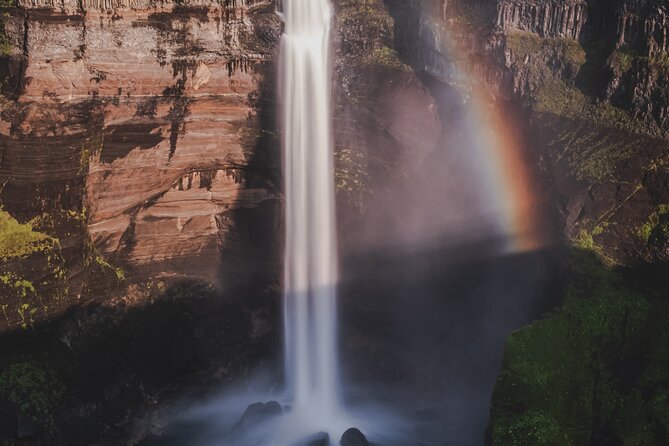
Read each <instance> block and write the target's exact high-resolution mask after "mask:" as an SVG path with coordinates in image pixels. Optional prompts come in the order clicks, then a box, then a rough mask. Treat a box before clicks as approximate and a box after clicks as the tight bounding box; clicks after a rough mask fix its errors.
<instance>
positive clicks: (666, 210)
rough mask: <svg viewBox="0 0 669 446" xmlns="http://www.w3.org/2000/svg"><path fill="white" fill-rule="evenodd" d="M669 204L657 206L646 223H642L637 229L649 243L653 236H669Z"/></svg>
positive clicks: (639, 234)
mask: <svg viewBox="0 0 669 446" xmlns="http://www.w3.org/2000/svg"><path fill="white" fill-rule="evenodd" d="M664 217H669V204H663V205H660V206H658V207H657V209H656V210H655V212H653V213H652V214H651V215H650V216H649V217H648V220H647V221H646V223H644V224H643V225H641V227H639V228H638V230H637V235H638V236H639V237H640V238H641V239H642V240H643V241H644V242H645V243H648V242H649V241H650V240H651V237H652V236H658V237H659V236H662V237H663V238H667V237H669V218H664Z"/></svg>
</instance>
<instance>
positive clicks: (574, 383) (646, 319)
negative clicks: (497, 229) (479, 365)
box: [489, 250, 669, 446]
mask: <svg viewBox="0 0 669 446" xmlns="http://www.w3.org/2000/svg"><path fill="white" fill-rule="evenodd" d="M573 257H574V259H573V260H574V261H573V265H574V268H575V269H574V274H573V277H574V280H573V281H572V283H571V284H570V285H569V286H568V287H567V290H566V299H565V303H564V304H563V306H562V307H561V308H559V309H558V310H555V311H554V312H553V313H551V314H549V315H547V316H546V317H545V318H544V319H542V320H540V321H537V322H535V323H534V324H532V325H531V326H529V327H526V328H524V329H522V330H519V331H517V332H515V333H513V334H512V335H511V336H510V337H509V339H508V341H507V346H506V351H505V357H504V364H503V370H502V373H501V374H500V376H499V379H498V382H497V385H496V387H495V393H494V397H493V406H492V412H491V422H490V430H489V435H490V439H491V443H492V444H493V445H504V446H522V445H528V446H529V445H532V446H539V445H555V446H558V445H559V446H563V445H584V444H626V445H647V444H666V443H667V442H669V405H667V404H664V402H666V401H667V398H669V371H667V370H666V367H664V366H663V365H662V364H664V365H666V364H667V363H669V327H667V326H666V323H665V321H666V320H667V318H668V317H669V307H668V305H667V302H666V301H663V300H658V299H657V298H656V297H654V296H653V295H652V294H650V293H645V292H640V291H639V290H637V289H636V288H635V287H634V286H631V285H630V283H629V282H628V280H627V279H626V278H625V277H624V276H623V275H622V274H621V273H619V272H617V271H615V270H611V269H609V268H607V267H606V266H604V265H602V264H601V263H600V262H599V261H598V260H597V259H596V258H595V257H594V256H593V255H592V253H590V252H588V251H583V250H577V251H574V254H573Z"/></svg>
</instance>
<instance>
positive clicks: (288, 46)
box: [280, 0, 338, 422]
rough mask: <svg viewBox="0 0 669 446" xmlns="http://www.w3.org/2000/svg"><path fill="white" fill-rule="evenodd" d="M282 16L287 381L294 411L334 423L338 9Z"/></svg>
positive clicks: (290, 6) (297, 4)
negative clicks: (333, 87)
mask: <svg viewBox="0 0 669 446" xmlns="http://www.w3.org/2000/svg"><path fill="white" fill-rule="evenodd" d="M283 17H284V20H285V32H284V35H283V39H282V43H281V68H280V72H281V81H280V82H281V84H280V85H281V97H282V118H283V123H282V125H283V148H284V178H285V180H284V181H285V200H286V203H285V206H286V248H285V270H284V287H285V294H284V330H285V364H286V379H287V385H288V389H289V392H290V395H291V397H292V404H293V407H294V410H296V411H298V412H303V413H308V414H309V418H310V419H312V420H314V419H315V420H328V419H330V418H332V416H333V415H334V414H335V412H336V411H337V408H338V401H337V400H338V392H337V387H338V386H337V375H338V373H337V342H336V337H337V333H336V331H337V315H336V311H337V308H336V284H337V251H336V239H335V206H334V172H333V169H334V168H333V158H332V131H331V114H332V113H331V105H330V102H331V101H330V27H331V21H332V7H331V5H330V2H329V0H283ZM316 422H321V421H316ZM322 422H326V421H322Z"/></svg>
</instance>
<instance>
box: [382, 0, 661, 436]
mask: <svg viewBox="0 0 669 446" xmlns="http://www.w3.org/2000/svg"><path fill="white" fill-rule="evenodd" d="M390 3H391V5H393V8H394V9H395V16H396V18H397V19H398V21H399V22H400V23H401V24H402V28H401V29H400V32H401V33H402V36H403V37H402V39H401V41H400V42H401V43H402V45H403V46H404V51H405V52H406V53H405V54H407V55H408V56H409V57H411V59H412V63H413V65H414V66H415V67H416V69H418V70H424V71H425V72H426V73H428V75H429V76H431V77H433V78H435V79H438V80H439V81H440V82H442V83H444V84H451V85H456V86H457V88H459V89H461V90H464V91H467V89H472V88H477V89H479V90H485V91H486V92H487V95H488V98H489V101H491V102H496V101H508V102H511V103H513V104H514V105H515V106H516V107H518V108H520V109H522V110H523V111H524V113H525V116H526V119H525V123H524V127H525V131H526V132H527V133H528V134H529V135H531V147H532V149H533V151H534V152H535V153H537V154H538V156H539V160H540V164H541V169H542V171H543V172H544V174H545V176H546V177H547V178H549V179H550V183H551V184H550V188H551V189H552V194H553V195H554V197H555V200H554V206H555V209H556V210H557V213H558V215H560V218H559V219H557V221H559V225H560V226H561V231H562V233H563V240H564V241H565V243H566V244H567V245H568V246H569V252H568V255H567V257H566V258H565V264H566V265H567V271H566V274H565V275H566V284H565V286H564V289H563V290H562V292H563V294H564V303H563V304H562V305H561V306H560V307H559V308H556V309H555V310H553V311H552V312H551V313H550V314H547V315H546V316H545V317H544V318H543V319H541V320H539V321H537V322H535V323H533V324H532V325H531V326H529V327H526V328H524V329H521V330H519V331H517V332H514V333H512V334H511V336H510V337H509V339H508V340H507V346H506V352H505V357H504V363H503V365H502V370H501V373H500V375H499V379H498V382H497V385H496V387H495V393H494V396H493V400H492V409H491V419H490V424H489V431H488V437H487V441H488V444H494V445H558V444H663V443H666V442H667V441H669V437H667V432H669V425H668V424H667V420H668V418H667V405H666V404H664V402H665V401H666V400H667V391H666V385H665V383H666V382H667V371H666V367H664V366H661V365H660V364H665V363H666V362H667V349H666V345H667V336H668V332H667V329H666V323H664V322H662V321H666V318H667V315H668V314H669V312H668V311H669V310H668V307H667V294H666V279H665V278H666V271H667V269H666V262H667V254H668V252H669V251H668V247H669V245H668V243H667V240H668V238H667V237H668V235H669V232H668V231H667V216H668V215H669V212H668V209H667V203H669V195H668V192H667V191H668V188H667V184H669V171H668V170H667V168H666V165H667V162H668V161H669V142H668V140H667V131H668V130H669V128H668V127H667V120H666V115H667V107H668V105H669V100H668V99H669V98H668V97H667V92H666V85H665V84H666V82H665V80H664V79H666V77H667V74H668V71H667V70H668V65H667V60H669V59H668V57H669V56H668V54H667V45H666V37H665V36H666V33H667V20H666V10H667V5H666V2H661V1H657V2H654V1H624V0H623V1H616V2H603V1H602V2H600V1H595V0H593V1H517V0H515V1H505V0H500V1H497V2H491V1H479V2H457V1H447V2H444V1H436V2H432V3H431V4H430V5H429V7H424V6H423V5H421V4H420V2H390ZM463 71H464V72H465V73H468V74H469V75H470V78H469V79H467V78H463V77H462V76H461V73H462V72H463ZM471 78H473V79H474V81H473V82H472V80H471ZM565 365H568V366H565Z"/></svg>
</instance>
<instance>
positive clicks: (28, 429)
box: [16, 413, 39, 439]
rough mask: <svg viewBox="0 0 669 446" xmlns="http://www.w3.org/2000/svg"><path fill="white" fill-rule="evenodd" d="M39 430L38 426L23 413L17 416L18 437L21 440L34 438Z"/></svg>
mask: <svg viewBox="0 0 669 446" xmlns="http://www.w3.org/2000/svg"><path fill="white" fill-rule="evenodd" d="M38 429H39V428H38V426H37V424H35V422H34V421H33V420H32V419H31V418H30V417H29V416H27V415H25V414H22V413H20V414H18V415H17V416H16V436H17V437H18V438H19V439H23V438H28V437H32V436H33V435H35V434H36V433H37V430H38Z"/></svg>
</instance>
